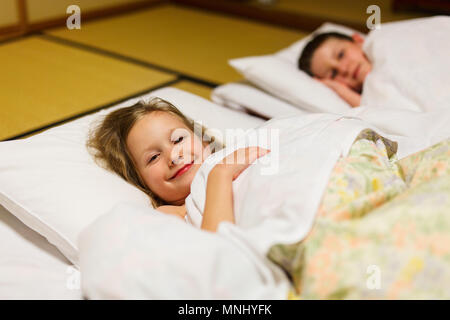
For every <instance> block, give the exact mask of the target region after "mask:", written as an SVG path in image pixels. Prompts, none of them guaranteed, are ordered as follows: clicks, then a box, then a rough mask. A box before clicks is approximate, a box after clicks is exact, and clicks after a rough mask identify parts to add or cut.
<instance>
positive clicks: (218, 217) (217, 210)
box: [200, 169, 234, 232]
mask: <svg viewBox="0 0 450 320" xmlns="http://www.w3.org/2000/svg"><path fill="white" fill-rule="evenodd" d="M232 182H233V180H232V177H231V176H230V174H229V173H227V172H226V171H225V170H214V169H213V170H212V171H211V172H210V173H209V175H208V181H207V183H206V202H205V211H204V212H203V220H202V225H201V227H200V228H201V229H204V230H208V231H212V232H216V230H217V227H218V226H219V223H221V222H222V221H228V222H231V223H234V213H233V190H232Z"/></svg>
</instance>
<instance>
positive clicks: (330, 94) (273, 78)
mask: <svg viewBox="0 0 450 320" xmlns="http://www.w3.org/2000/svg"><path fill="white" fill-rule="evenodd" d="M325 32H340V33H344V34H347V35H352V34H354V33H359V32H357V31H356V30H352V29H350V28H347V27H345V26H341V25H336V24H332V23H325V24H323V25H322V26H321V27H320V28H318V29H317V30H316V31H314V32H313V33H312V34H311V35H309V36H307V37H305V38H303V39H301V40H299V41H297V42H295V43H294V44H292V45H291V46H289V47H288V48H285V49H283V50H280V51H278V52H276V53H274V54H271V55H265V56H255V57H245V58H238V59H232V60H229V61H228V62H229V64H230V65H231V66H232V67H233V68H235V69H236V70H237V71H238V72H239V73H241V74H242V75H243V76H244V77H245V78H246V79H247V80H248V81H250V82H252V83H254V84H255V85H257V86H259V87H261V88H262V89H264V90H266V91H268V92H270V93H271V94H273V95H275V96H276V97H278V98H281V99H284V100H286V101H288V102H290V103H291V104H293V105H294V106H296V107H298V108H300V109H303V110H305V111H309V112H335V113H339V112H345V111H346V110H348V109H349V108H351V107H350V105H349V104H348V103H347V102H345V101H344V100H343V99H341V98H340V97H339V96H338V95H337V94H336V93H335V92H334V91H333V90H331V89H330V88H328V87H327V86H325V85H323V84H321V83H320V82H317V81H316V80H314V79H312V78H311V77H310V76H309V75H308V74H306V73H305V72H303V71H301V70H299V69H298V66H297V63H298V62H297V61H298V58H299V56H300V53H301V51H302V50H303V47H304V46H305V45H306V43H307V42H309V40H311V39H312V38H313V36H314V35H316V34H318V33H325ZM359 34H360V35H361V36H363V37H364V35H363V34H361V33H359Z"/></svg>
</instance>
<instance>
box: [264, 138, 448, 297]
mask: <svg viewBox="0 0 450 320" xmlns="http://www.w3.org/2000/svg"><path fill="white" fill-rule="evenodd" d="M391 147H392V145H389V144H384V143H382V140H381V139H378V138H377V137H375V136H372V137H369V138H361V137H360V139H359V140H357V141H356V142H355V143H354V144H353V146H352V149H351V151H350V153H349V155H348V156H347V157H345V158H341V159H340V160H339V162H338V163H337V164H336V166H335V168H334V170H333V173H332V175H331V177H330V180H329V183H328V187H327V189H326V191H325V193H324V196H323V199H322V202H321V205H320V208H319V210H318V213H317V217H316V221H315V225H314V227H313V228H312V230H311V232H310V233H309V234H308V236H307V238H306V239H304V240H303V241H301V242H299V243H296V244H290V245H286V244H279V245H276V246H273V247H272V248H271V250H270V251H269V253H268V258H269V259H271V260H272V261H273V262H275V263H276V264H278V265H279V266H280V267H282V268H283V269H284V270H285V271H286V274H287V275H288V276H289V277H290V279H291V281H292V288H293V289H292V290H291V292H290V293H289V298H290V299H296V298H301V299H449V298H450V286H449V285H448V284H449V283H450V140H446V141H443V142H441V143H439V144H437V145H434V146H432V147H430V148H428V149H426V150H423V151H421V152H419V153H417V154H414V155H411V156H409V157H407V158H404V159H402V160H399V161H398V160H397V159H396V158H395V155H392V152H390V151H392V150H391Z"/></svg>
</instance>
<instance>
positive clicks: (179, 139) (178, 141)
mask: <svg viewBox="0 0 450 320" xmlns="http://www.w3.org/2000/svg"><path fill="white" fill-rule="evenodd" d="M183 139H184V137H183V136H181V137H179V138H178V139H177V140H175V141H174V143H175V144H177V143H180V142H181V141H183Z"/></svg>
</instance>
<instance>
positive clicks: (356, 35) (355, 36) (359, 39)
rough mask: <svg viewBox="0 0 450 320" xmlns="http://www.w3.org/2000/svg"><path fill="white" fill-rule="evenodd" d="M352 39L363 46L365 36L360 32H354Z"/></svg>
mask: <svg viewBox="0 0 450 320" xmlns="http://www.w3.org/2000/svg"><path fill="white" fill-rule="evenodd" d="M352 39H353V41H354V42H355V43H356V44H357V45H359V46H362V44H363V43H364V38H363V37H361V35H360V34H359V33H354V34H352Z"/></svg>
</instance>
